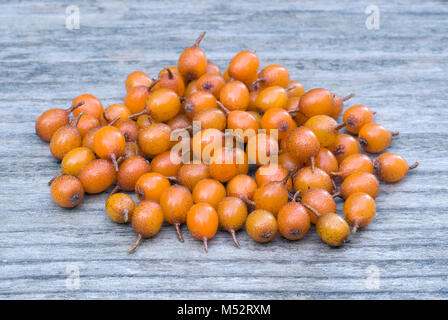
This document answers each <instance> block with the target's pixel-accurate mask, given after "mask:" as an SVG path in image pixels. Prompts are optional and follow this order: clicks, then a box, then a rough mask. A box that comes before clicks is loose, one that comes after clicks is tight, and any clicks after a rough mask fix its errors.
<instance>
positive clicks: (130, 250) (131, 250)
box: [128, 233, 142, 253]
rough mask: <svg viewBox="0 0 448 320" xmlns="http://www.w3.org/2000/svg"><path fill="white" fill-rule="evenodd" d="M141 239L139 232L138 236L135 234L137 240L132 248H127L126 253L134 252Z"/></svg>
mask: <svg viewBox="0 0 448 320" xmlns="http://www.w3.org/2000/svg"><path fill="white" fill-rule="evenodd" d="M141 241H142V235H141V234H140V233H139V234H138V236H137V241H135V243H134V245H133V246H132V248H131V249H129V250H128V253H132V252H134V251H135V249H137V247H138V246H139V244H140V242H141Z"/></svg>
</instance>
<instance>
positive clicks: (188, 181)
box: [177, 163, 210, 191]
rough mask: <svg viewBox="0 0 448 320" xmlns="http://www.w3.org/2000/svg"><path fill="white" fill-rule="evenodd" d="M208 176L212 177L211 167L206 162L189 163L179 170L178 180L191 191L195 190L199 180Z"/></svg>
mask: <svg viewBox="0 0 448 320" xmlns="http://www.w3.org/2000/svg"><path fill="white" fill-rule="evenodd" d="M207 178H210V169H209V167H208V165H206V164H204V163H187V164H184V165H183V166H181V167H180V168H179V171H178V172H177V181H178V182H179V183H180V184H181V185H184V186H186V187H187V188H188V189H190V191H193V189H194V187H195V186H196V184H197V183H198V182H199V181H201V180H203V179H207Z"/></svg>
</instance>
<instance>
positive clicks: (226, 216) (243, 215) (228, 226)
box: [217, 197, 247, 248]
mask: <svg viewBox="0 0 448 320" xmlns="http://www.w3.org/2000/svg"><path fill="white" fill-rule="evenodd" d="M217 213H218V220H219V226H220V227H221V228H222V229H223V230H226V231H228V232H229V233H230V234H231V235H232V239H233V242H234V243H235V245H236V246H237V247H238V248H239V247H240V243H239V242H238V240H237V238H236V234H235V231H238V230H240V229H241V228H242V227H243V226H244V223H245V222H246V219H247V207H246V204H245V203H244V201H243V200H241V199H240V198H237V197H225V198H224V199H223V200H222V201H221V202H220V203H219V205H218V210H217Z"/></svg>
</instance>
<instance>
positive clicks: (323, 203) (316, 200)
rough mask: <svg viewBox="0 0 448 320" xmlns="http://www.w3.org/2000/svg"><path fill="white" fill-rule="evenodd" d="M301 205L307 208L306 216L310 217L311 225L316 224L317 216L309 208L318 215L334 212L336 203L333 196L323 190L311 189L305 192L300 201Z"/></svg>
mask: <svg viewBox="0 0 448 320" xmlns="http://www.w3.org/2000/svg"><path fill="white" fill-rule="evenodd" d="M301 202H302V204H303V205H304V206H305V207H306V208H307V209H306V210H307V212H308V215H309V216H310V219H311V222H312V223H313V224H316V223H317V218H318V215H316V214H315V212H314V211H313V210H310V209H308V208H309V207H311V208H313V209H315V210H316V211H317V212H319V213H320V214H325V213H331V212H336V202H335V201H334V198H333V196H332V195H331V194H330V193H329V192H328V191H327V190H324V189H321V188H311V189H309V190H307V191H306V192H305V193H304V194H303V195H302V199H301Z"/></svg>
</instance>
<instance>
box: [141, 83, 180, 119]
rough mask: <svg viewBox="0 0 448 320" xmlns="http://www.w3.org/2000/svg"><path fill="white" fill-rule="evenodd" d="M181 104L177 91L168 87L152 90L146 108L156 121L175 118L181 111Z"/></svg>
mask: <svg viewBox="0 0 448 320" xmlns="http://www.w3.org/2000/svg"><path fill="white" fill-rule="evenodd" d="M180 106H181V105H180V99H179V96H178V95H177V94H176V92H174V91H173V90H171V89H166V88H161V89H158V90H156V91H154V92H152V93H151V94H150V95H149V97H148V100H147V101H146V109H147V110H148V113H149V116H150V117H151V118H152V119H153V120H154V121H155V122H163V121H168V120H170V119H172V118H174V117H175V116H176V115H177V114H178V113H179V111H180Z"/></svg>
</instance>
